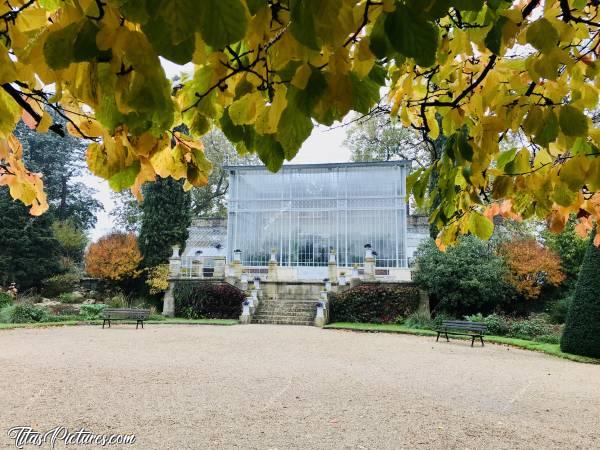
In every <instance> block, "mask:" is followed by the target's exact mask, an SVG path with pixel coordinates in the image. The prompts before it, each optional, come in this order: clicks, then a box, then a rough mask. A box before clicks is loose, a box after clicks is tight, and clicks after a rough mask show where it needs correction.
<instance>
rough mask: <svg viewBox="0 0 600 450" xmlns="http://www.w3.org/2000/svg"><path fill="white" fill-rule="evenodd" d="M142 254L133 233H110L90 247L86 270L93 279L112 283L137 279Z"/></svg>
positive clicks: (86, 259) (86, 257) (86, 258)
mask: <svg viewBox="0 0 600 450" xmlns="http://www.w3.org/2000/svg"><path fill="white" fill-rule="evenodd" d="M141 261H142V254H141V253H140V250H139V248H138V244H137V239H136V237H135V235H134V234H133V233H110V234H108V235H106V236H104V237H101V238H100V239H99V240H98V242H95V243H94V244H92V245H90V248H89V249H88V251H87V254H86V256H85V270H86V272H87V273H88V275H90V276H92V277H97V278H102V279H104V280H110V281H122V280H125V279H128V278H137V277H138V276H140V274H141V270H139V265H140V262H141Z"/></svg>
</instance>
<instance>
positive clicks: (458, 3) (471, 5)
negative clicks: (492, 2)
mask: <svg viewBox="0 0 600 450" xmlns="http://www.w3.org/2000/svg"><path fill="white" fill-rule="evenodd" d="M483 1H484V0H451V1H450V4H451V5H452V6H453V7H454V8H456V9H458V10H460V11H480V10H481V8H483Z"/></svg>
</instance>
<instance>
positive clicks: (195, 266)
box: [190, 258, 204, 278]
mask: <svg viewBox="0 0 600 450" xmlns="http://www.w3.org/2000/svg"><path fill="white" fill-rule="evenodd" d="M190 276H191V277H192V278H204V262H203V261H202V260H201V259H199V258H198V259H194V260H192V273H191V274H190Z"/></svg>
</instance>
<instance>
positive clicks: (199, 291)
mask: <svg viewBox="0 0 600 450" xmlns="http://www.w3.org/2000/svg"><path fill="white" fill-rule="evenodd" d="M173 297H174V299H175V316H176V317H184V318H186V319H237V318H239V316H240V314H241V313H242V303H243V302H244V300H245V299H246V296H245V294H244V292H243V291H241V290H239V289H238V288H236V287H234V286H231V285H230V284H226V283H210V282H193V281H178V282H177V283H176V284H175V287H174V289H173Z"/></svg>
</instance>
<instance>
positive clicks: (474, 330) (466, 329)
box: [435, 320, 487, 347]
mask: <svg viewBox="0 0 600 450" xmlns="http://www.w3.org/2000/svg"><path fill="white" fill-rule="evenodd" d="M486 331H487V325H486V324H485V323H483V322H467V321H464V320H444V321H442V325H441V326H440V327H439V328H438V329H437V338H436V340H435V341H436V342H437V341H439V339H440V335H442V334H443V335H445V336H446V340H447V341H450V339H449V338H448V335H449V334H454V335H461V336H471V347H473V344H474V343H475V339H477V338H479V340H480V341H481V346H482V347H483V335H484V334H485V332H486Z"/></svg>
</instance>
